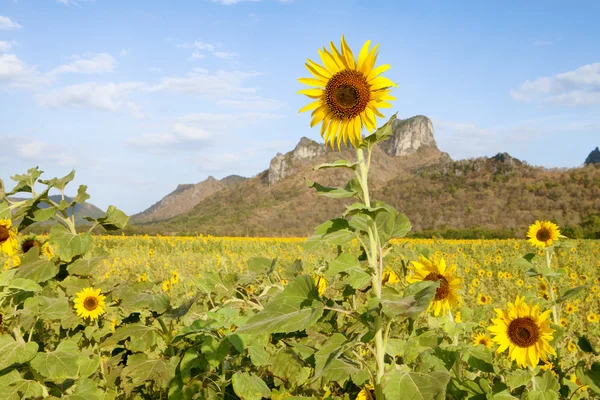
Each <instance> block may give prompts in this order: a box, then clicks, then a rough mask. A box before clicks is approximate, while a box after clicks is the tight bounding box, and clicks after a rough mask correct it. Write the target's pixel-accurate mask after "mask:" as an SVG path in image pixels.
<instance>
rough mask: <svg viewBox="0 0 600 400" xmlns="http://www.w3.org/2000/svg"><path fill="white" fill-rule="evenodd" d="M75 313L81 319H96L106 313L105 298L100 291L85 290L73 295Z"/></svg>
mask: <svg viewBox="0 0 600 400" xmlns="http://www.w3.org/2000/svg"><path fill="white" fill-rule="evenodd" d="M75 295H76V296H77V298H76V299H75V300H74V303H75V311H77V315H78V316H80V317H81V318H90V319H91V320H94V319H97V318H98V317H99V316H100V315H102V314H104V312H105V311H106V302H105V301H104V300H105V299H106V296H104V295H102V294H100V289H94V288H92V287H89V288H85V289H83V290H82V291H81V292H78V293H76V294H75Z"/></svg>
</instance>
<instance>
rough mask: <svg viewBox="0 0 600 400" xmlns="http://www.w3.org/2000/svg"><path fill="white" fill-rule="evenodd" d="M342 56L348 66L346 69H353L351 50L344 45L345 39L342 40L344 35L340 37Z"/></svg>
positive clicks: (346, 44)
mask: <svg viewBox="0 0 600 400" xmlns="http://www.w3.org/2000/svg"><path fill="white" fill-rule="evenodd" d="M342 55H343V56H344V59H345V60H346V65H348V68H349V69H355V65H354V54H352V50H350V47H349V46H348V43H346V39H344V35H342Z"/></svg>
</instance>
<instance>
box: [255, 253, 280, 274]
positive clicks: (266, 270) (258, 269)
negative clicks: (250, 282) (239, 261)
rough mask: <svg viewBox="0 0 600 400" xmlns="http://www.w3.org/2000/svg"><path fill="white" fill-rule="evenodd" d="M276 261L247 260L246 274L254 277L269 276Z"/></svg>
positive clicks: (260, 258) (262, 259)
mask: <svg viewBox="0 0 600 400" xmlns="http://www.w3.org/2000/svg"><path fill="white" fill-rule="evenodd" d="M275 262H276V259H270V258H265V257H252V258H251V259H249V260H248V272H249V273H250V274H252V275H254V276H260V275H265V274H271V273H272V272H273V270H274V269H275Z"/></svg>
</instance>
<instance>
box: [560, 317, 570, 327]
mask: <svg viewBox="0 0 600 400" xmlns="http://www.w3.org/2000/svg"><path fill="white" fill-rule="evenodd" d="M558 324H559V325H560V327H561V328H566V326H567V325H568V323H567V320H566V318H561V319H560V320H558Z"/></svg>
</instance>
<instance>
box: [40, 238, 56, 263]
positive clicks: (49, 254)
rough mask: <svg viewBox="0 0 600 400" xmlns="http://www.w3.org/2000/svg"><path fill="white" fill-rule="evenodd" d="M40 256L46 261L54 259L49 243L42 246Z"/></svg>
mask: <svg viewBox="0 0 600 400" xmlns="http://www.w3.org/2000/svg"><path fill="white" fill-rule="evenodd" d="M42 254H43V255H45V256H46V258H47V259H48V260H51V259H52V258H54V251H52V247H50V242H46V243H44V244H43V245H42Z"/></svg>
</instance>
